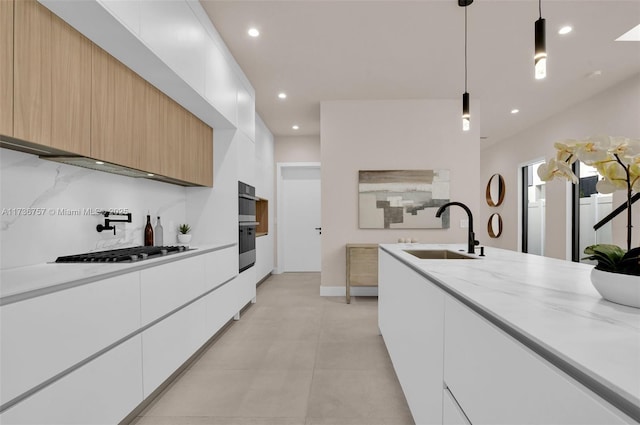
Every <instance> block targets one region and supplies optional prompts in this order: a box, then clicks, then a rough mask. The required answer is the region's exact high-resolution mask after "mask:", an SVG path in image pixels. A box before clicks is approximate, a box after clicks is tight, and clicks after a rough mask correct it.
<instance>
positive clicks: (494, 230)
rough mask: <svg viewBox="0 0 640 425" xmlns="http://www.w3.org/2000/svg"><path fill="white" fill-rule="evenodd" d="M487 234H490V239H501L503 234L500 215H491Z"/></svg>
mask: <svg viewBox="0 0 640 425" xmlns="http://www.w3.org/2000/svg"><path fill="white" fill-rule="evenodd" d="M487 233H489V237H491V238H499V237H500V235H501V234H502V217H500V214H498V213H493V214H491V216H490V217H489V222H488V223H487Z"/></svg>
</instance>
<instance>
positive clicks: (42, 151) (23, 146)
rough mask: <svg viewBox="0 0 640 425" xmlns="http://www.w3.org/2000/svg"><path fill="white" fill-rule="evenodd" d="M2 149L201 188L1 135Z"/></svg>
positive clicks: (0, 143) (89, 167) (129, 175)
mask: <svg viewBox="0 0 640 425" xmlns="http://www.w3.org/2000/svg"><path fill="white" fill-rule="evenodd" d="M0 1H1V0H0ZM0 147H2V148H6V149H11V150H14V151H20V152H24V153H28V154H32V155H38V157H40V158H41V159H46V160H48V161H55V162H59V163H62V164H67V165H75V166H76V167H83V168H88V169H91V170H96V171H104V172H107V173H111V174H118V175H120V176H127V177H133V178H145V179H150V180H157V181H161V182H164V183H171V184H176V185H179V186H199V185H196V184H193V183H189V182H185V181H182V180H178V179H174V178H171V177H165V176H161V175H158V174H151V173H147V172H145V171H140V170H136V169H135V168H129V167H125V166H122V165H117V164H112V163H109V162H103V161H100V162H101V163H96V161H97V160H95V159H92V158H88V157H84V156H78V155H74V154H72V153H70V152H66V151H63V150H60V149H55V148H52V147H49V146H43V145H38V144H36V143H32V142H27V141H24V140H20V139H16V138H13V137H9V136H5V135H0Z"/></svg>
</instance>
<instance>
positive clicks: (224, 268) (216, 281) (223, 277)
mask: <svg viewBox="0 0 640 425" xmlns="http://www.w3.org/2000/svg"><path fill="white" fill-rule="evenodd" d="M237 274H238V247H237V246H235V245H234V246H232V247H230V248H226V249H221V250H219V251H215V252H211V253H209V254H206V255H205V256H204V280H205V290H209V289H213V288H215V287H216V286H218V285H220V284H221V283H223V282H225V281H227V280H229V279H231V278H232V277H234V276H235V275H237Z"/></svg>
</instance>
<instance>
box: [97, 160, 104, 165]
mask: <svg viewBox="0 0 640 425" xmlns="http://www.w3.org/2000/svg"><path fill="white" fill-rule="evenodd" d="M96 164H98V165H104V162H102V161H96Z"/></svg>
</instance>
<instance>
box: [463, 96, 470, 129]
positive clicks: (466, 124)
mask: <svg viewBox="0 0 640 425" xmlns="http://www.w3.org/2000/svg"><path fill="white" fill-rule="evenodd" d="M470 117H471V115H470V114H469V93H467V92H464V94H463V95H462V130H464V131H469V129H470V128H471V122H470V120H469V118H470Z"/></svg>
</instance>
